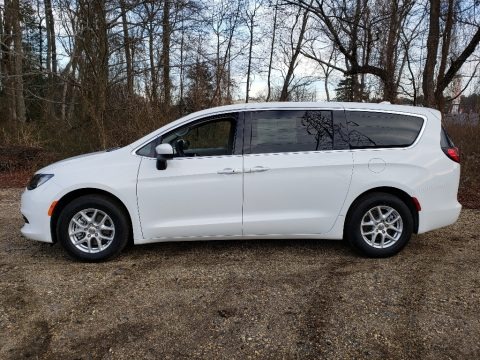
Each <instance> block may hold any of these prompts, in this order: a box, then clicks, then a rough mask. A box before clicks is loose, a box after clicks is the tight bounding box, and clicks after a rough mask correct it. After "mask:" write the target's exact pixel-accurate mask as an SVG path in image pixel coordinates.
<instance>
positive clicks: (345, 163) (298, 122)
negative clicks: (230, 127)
mask: <svg viewBox="0 0 480 360" xmlns="http://www.w3.org/2000/svg"><path fill="white" fill-rule="evenodd" d="M334 113H336V114H340V116H342V117H343V116H344V114H343V111H327V110H266V111H256V112H252V113H250V116H249V118H250V120H249V121H248V123H249V124H250V125H249V126H247V127H246V136H245V138H246V139H248V138H249V139H250V144H249V145H247V146H246V153H245V156H244V172H245V174H244V204H243V224H244V227H243V230H244V231H243V232H244V235H307V234H322V233H326V232H328V231H329V230H330V229H331V228H332V227H333V225H334V223H335V220H336V219H337V216H338V214H339V212H340V210H341V207H342V205H343V202H344V200H345V197H346V195H347V192H348V188H349V185H350V180H351V177H352V166H353V160H352V154H351V152H350V151H349V150H348V148H347V147H345V148H344V149H343V150H341V147H340V150H338V149H339V146H335V140H336V136H335V134H334V125H333V124H334V122H333V117H334ZM246 116H248V114H247V115H246ZM340 141H341V139H340ZM337 145H338V144H337ZM334 149H337V150H334Z"/></svg>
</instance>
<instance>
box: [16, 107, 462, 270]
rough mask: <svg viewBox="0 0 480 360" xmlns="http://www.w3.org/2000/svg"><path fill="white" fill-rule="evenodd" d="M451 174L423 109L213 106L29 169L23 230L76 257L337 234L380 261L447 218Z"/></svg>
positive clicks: (446, 144) (441, 136)
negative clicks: (118, 142) (177, 244)
mask: <svg viewBox="0 0 480 360" xmlns="http://www.w3.org/2000/svg"><path fill="white" fill-rule="evenodd" d="M459 177H460V165H459V154H458V150H457V148H455V146H454V145H453V143H452V141H451V140H450V138H449V137H448V135H447V134H446V133H445V131H444V130H443V128H442V125H441V114H440V112H438V111H436V110H433V109H428V108H418V107H410V106H398V105H390V104H363V103H330V102H329V103H319V102H315V103H259V104H239V105H230V106H222V107H218V108H213V109H209V110H204V111H200V112H196V113H193V114H190V115H188V116H186V117H183V118H181V119H179V120H177V121H174V122H172V123H170V124H168V125H166V126H164V127H162V128H160V129H158V130H157V131H155V132H153V133H151V134H149V135H147V136H145V137H144V138H142V139H140V140H138V141H136V142H134V143H133V144H130V145H128V146H125V147H123V148H119V149H114V150H107V151H102V152H97V153H93V154H88V155H83V156H78V157H74V158H71V159H66V160H63V161H60V162H57V163H55V164H52V165H49V166H47V167H45V168H43V169H41V170H39V171H38V172H37V173H36V174H35V175H34V176H33V178H32V179H31V181H30V183H29V184H28V186H27V189H26V190H25V192H24V193H23V196H22V205H21V212H22V215H23V217H24V220H25V225H24V226H23V228H22V234H23V235H24V236H26V237H28V238H30V239H34V240H39V241H44V242H48V243H54V242H57V241H58V242H60V243H61V244H62V245H63V246H64V248H65V249H66V250H67V252H68V253H69V254H70V255H72V256H74V257H76V258H78V259H82V260H87V261H98V260H103V259H106V258H110V257H112V256H114V255H116V254H118V253H119V252H120V251H121V250H122V249H123V248H124V247H125V245H126V244H127V242H128V240H129V239H133V242H134V243H135V244H145V243H152V242H161V241H185V240H207V239H210V240H211V239H224V240H225V239H253V238H255V239H259V238H268V239H283V238H302V239H304V238H313V239H347V240H348V241H349V242H350V244H352V245H353V246H354V248H356V249H357V250H359V251H360V252H361V253H363V254H365V255H367V256H372V257H386V256H390V255H393V254H396V253H397V252H398V251H400V250H401V249H402V248H403V247H404V246H405V244H406V243H407V242H408V241H409V239H410V237H411V235H412V233H417V234H419V233H423V232H426V231H429V230H433V229H437V228H439V227H442V226H446V225H449V224H452V223H454V222H455V221H456V220H457V218H458V216H459V213H460V209H461V205H460V204H459V203H458V201H457V191H458V185H459Z"/></svg>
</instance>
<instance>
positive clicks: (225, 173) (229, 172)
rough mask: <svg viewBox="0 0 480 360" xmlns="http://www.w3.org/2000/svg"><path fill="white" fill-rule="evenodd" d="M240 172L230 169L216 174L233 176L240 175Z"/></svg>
mask: <svg viewBox="0 0 480 360" xmlns="http://www.w3.org/2000/svg"><path fill="white" fill-rule="evenodd" d="M240 173H241V171H238V170H237V171H235V169H232V168H225V169H223V170H218V171H217V174H222V175H233V174H240Z"/></svg>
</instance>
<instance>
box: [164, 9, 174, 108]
mask: <svg viewBox="0 0 480 360" xmlns="http://www.w3.org/2000/svg"><path fill="white" fill-rule="evenodd" d="M170 1H171V0H165V1H164V4H163V23H162V27H163V32H162V70H163V71H162V74H163V101H164V104H165V107H166V108H167V109H169V108H170V105H171V102H172V83H171V79H170V36H171V26H170V5H171V4H170Z"/></svg>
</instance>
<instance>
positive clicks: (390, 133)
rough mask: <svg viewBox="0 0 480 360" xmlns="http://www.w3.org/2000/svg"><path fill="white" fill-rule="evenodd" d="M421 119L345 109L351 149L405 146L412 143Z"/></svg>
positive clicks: (418, 131) (418, 129) (420, 125)
mask: <svg viewBox="0 0 480 360" xmlns="http://www.w3.org/2000/svg"><path fill="white" fill-rule="evenodd" d="M422 124H423V119H422V118H420V117H416V116H408V115H400V114H389V113H383V112H367V111H347V126H348V131H349V138H350V147H351V148H352V149H362V148H385V147H406V146H409V145H412V144H413V142H414V141H415V139H416V138H417V136H418V134H419V133H420V129H421V128H422Z"/></svg>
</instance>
